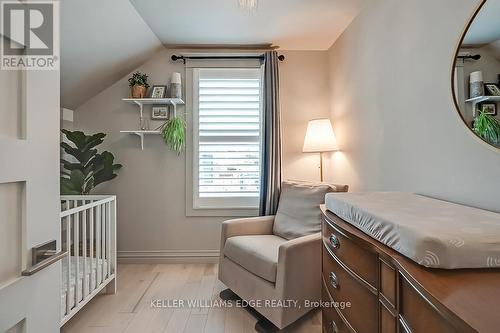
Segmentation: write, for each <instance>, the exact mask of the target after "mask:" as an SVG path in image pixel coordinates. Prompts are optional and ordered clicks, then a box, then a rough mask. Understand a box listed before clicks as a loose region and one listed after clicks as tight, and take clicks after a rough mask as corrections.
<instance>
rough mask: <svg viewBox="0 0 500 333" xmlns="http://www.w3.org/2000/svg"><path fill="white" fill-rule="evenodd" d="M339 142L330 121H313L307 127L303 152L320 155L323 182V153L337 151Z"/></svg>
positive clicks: (320, 170)
mask: <svg viewBox="0 0 500 333" xmlns="http://www.w3.org/2000/svg"><path fill="white" fill-rule="evenodd" d="M337 150H338V147H337V140H336V139H335V134H334V133H333V128H332V123H331V122H330V119H327V118H323V119H313V120H310V121H309V124H308V125H307V132H306V137H305V139H304V146H303V148H302V152H304V153H319V163H320V164H319V172H320V179H321V181H323V153H325V152H329V151H337Z"/></svg>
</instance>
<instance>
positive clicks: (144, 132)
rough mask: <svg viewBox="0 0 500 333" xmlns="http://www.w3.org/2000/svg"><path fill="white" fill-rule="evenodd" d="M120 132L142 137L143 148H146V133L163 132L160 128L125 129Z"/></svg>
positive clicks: (156, 133)
mask: <svg viewBox="0 0 500 333" xmlns="http://www.w3.org/2000/svg"><path fill="white" fill-rule="evenodd" d="M120 133H127V134H135V135H137V136H139V137H140V138H141V150H144V136H146V135H158V134H160V133H161V132H160V131H159V130H123V131H120Z"/></svg>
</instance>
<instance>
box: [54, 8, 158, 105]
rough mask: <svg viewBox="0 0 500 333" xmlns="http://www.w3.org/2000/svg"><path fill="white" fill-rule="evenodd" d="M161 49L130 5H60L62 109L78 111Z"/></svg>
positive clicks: (156, 39)
mask: <svg viewBox="0 0 500 333" xmlns="http://www.w3.org/2000/svg"><path fill="white" fill-rule="evenodd" d="M162 48H163V45H162V43H161V42H160V40H159V39H158V38H157V37H156V35H155V34H154V33H153V32H152V31H151V29H150V28H149V26H148V25H147V24H146V23H145V22H144V20H143V19H142V17H141V16H140V15H139V14H138V13H137V11H136V10H135V8H134V7H133V6H132V4H131V3H130V2H129V1H128V0H105V1H94V0H91V1H89V0H64V1H61V106H62V107H65V108H69V109H76V108H77V107H78V106H80V105H81V104H82V103H84V102H85V101H87V100H88V99H90V98H91V97H93V96H95V95H96V94H98V93H99V92H100V91H102V90H103V89H105V88H107V87H108V86H110V85H111V84H113V83H114V82H116V81H118V80H119V79H120V78H122V77H123V76H124V75H126V74H127V73H128V72H130V71H131V70H133V69H134V68H136V67H138V66H139V65H140V64H142V63H143V62H145V61H146V60H147V59H148V58H149V57H150V56H151V55H152V54H153V53H155V52H156V51H158V50H159V49H162Z"/></svg>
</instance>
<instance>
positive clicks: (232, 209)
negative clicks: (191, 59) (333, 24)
mask: <svg viewBox="0 0 500 333" xmlns="http://www.w3.org/2000/svg"><path fill="white" fill-rule="evenodd" d="M206 67H207V68H214V67H217V68H260V70H261V72H262V70H263V67H262V66H261V65H260V63H257V62H253V63H252V64H250V65H247V64H244V66H242V65H241V64H232V65H229V66H228V65H226V64H224V65H222V64H221V63H220V62H216V63H215V64H214V63H208V64H207V66H206ZM197 68H201V66H196V68H193V67H190V66H189V65H188V66H186V76H185V77H186V110H187V115H186V124H187V131H186V215H187V216H220V217H225V216H232V217H240V216H255V215H257V214H258V201H259V198H255V199H256V204H253V205H249V204H248V199H249V198H242V199H244V200H242V201H240V202H237V201H236V200H233V202H232V203H231V204H228V205H224V206H223V207H222V206H216V205H210V204H209V203H210V201H209V200H206V199H207V198H203V201H204V203H203V202H200V201H199V200H197V199H198V195H197V190H198V184H197V183H198V162H197V158H198V145H197V144H196V143H195V142H196V141H195V133H198V122H197V121H195V120H196V119H198V114H197V112H198V107H197V105H198V97H197V92H196V91H195V90H196V88H197V85H196V83H197V77H195V75H198V74H197V73H196V69H197ZM262 77H263V75H261V80H262ZM261 83H262V82H261ZM262 89H263V85H262V84H261V93H262ZM262 102H263V101H261V103H262ZM261 110H262V105H261ZM261 120H262V115H261ZM260 138H261V142H260V144H261V145H262V126H261V135H260ZM218 201H219V202H220V200H218ZM245 201H246V202H245Z"/></svg>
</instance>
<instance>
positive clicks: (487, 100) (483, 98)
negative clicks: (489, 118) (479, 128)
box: [465, 96, 500, 117]
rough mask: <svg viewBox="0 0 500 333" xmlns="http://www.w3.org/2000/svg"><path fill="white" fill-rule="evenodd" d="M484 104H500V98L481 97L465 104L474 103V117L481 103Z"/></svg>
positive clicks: (471, 99) (466, 101)
mask: <svg viewBox="0 0 500 333" xmlns="http://www.w3.org/2000/svg"><path fill="white" fill-rule="evenodd" d="M483 102H500V96H479V97H474V98H469V99H466V100H465V103H472V116H473V117H476V111H477V110H476V109H477V107H476V106H477V105H478V104H479V103H483Z"/></svg>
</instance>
